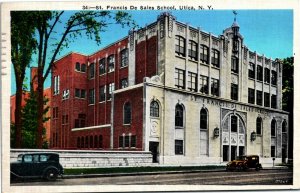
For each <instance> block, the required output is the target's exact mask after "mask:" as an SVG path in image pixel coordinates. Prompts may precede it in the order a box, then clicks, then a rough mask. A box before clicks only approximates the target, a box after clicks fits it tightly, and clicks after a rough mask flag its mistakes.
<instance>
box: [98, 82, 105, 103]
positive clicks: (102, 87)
mask: <svg viewBox="0 0 300 193" xmlns="http://www.w3.org/2000/svg"><path fill="white" fill-rule="evenodd" d="M105 88H106V86H101V87H100V89H99V92H100V93H99V96H100V97H99V102H102V101H105Z"/></svg>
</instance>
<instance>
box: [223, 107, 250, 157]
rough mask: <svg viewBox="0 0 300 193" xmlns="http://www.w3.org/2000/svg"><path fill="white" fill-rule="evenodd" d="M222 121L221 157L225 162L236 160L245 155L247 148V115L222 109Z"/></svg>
mask: <svg viewBox="0 0 300 193" xmlns="http://www.w3.org/2000/svg"><path fill="white" fill-rule="evenodd" d="M222 115H223V116H222V117H223V119H222V121H221V137H220V138H221V146H222V149H221V150H222V151H221V154H222V155H221V156H222V157H223V162H228V161H231V160H235V159H236V158H237V156H241V155H245V146H246V144H245V143H246V142H245V139H246V132H245V131H246V126H245V119H246V113H243V112H236V111H235V110H228V109H222Z"/></svg>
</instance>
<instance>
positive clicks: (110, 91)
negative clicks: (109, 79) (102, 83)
mask: <svg viewBox="0 0 300 193" xmlns="http://www.w3.org/2000/svg"><path fill="white" fill-rule="evenodd" d="M114 90H115V83H110V84H109V85H108V95H107V100H110V99H111V95H112V92H113V91H114Z"/></svg>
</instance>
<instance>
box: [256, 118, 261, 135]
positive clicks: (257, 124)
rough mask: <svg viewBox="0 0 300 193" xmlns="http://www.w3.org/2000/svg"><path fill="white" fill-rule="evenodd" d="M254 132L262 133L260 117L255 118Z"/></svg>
mask: <svg viewBox="0 0 300 193" xmlns="http://www.w3.org/2000/svg"><path fill="white" fill-rule="evenodd" d="M256 134H257V135H261V134H262V119H261V118H260V117H257V118H256Z"/></svg>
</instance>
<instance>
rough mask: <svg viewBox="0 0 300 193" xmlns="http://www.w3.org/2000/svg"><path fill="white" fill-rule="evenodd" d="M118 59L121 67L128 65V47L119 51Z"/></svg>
mask: <svg viewBox="0 0 300 193" xmlns="http://www.w3.org/2000/svg"><path fill="white" fill-rule="evenodd" d="M120 57H121V58H120V61H121V64H120V66H121V67H125V66H128V49H127V48H125V49H124V50H122V51H121V56H120Z"/></svg>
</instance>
